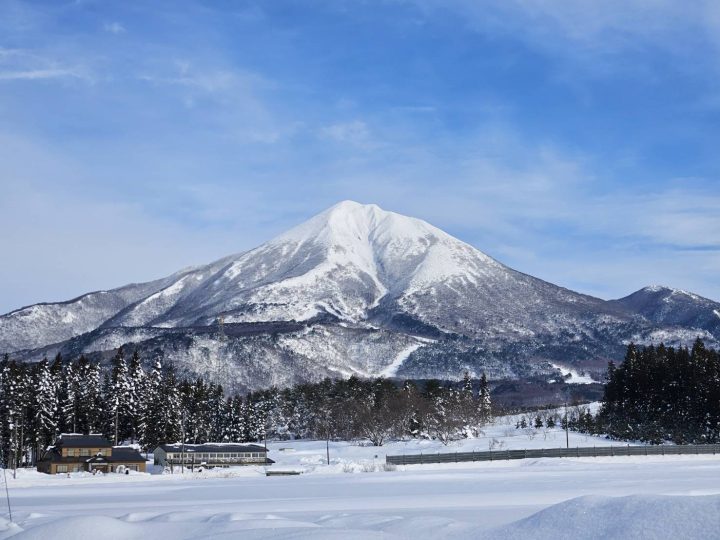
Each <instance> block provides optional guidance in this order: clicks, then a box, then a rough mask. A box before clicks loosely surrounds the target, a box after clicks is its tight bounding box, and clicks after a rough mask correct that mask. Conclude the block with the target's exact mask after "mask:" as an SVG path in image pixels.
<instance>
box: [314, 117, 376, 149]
mask: <svg viewBox="0 0 720 540" xmlns="http://www.w3.org/2000/svg"><path fill="white" fill-rule="evenodd" d="M320 135H321V137H323V138H325V139H330V140H333V141H335V142H338V143H343V144H350V145H354V146H358V147H364V148H369V147H370V146H372V140H371V134H370V128H369V127H368V125H367V124H366V123H365V122H364V121H362V120H352V121H349V122H338V123H335V124H330V125H327V126H323V127H321V128H320Z"/></svg>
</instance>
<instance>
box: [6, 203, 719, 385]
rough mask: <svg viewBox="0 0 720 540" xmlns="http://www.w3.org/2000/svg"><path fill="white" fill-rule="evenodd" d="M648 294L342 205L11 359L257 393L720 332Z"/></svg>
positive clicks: (20, 326) (58, 313)
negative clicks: (137, 370) (199, 375)
mask: <svg viewBox="0 0 720 540" xmlns="http://www.w3.org/2000/svg"><path fill="white" fill-rule="evenodd" d="M641 293H643V291H639V292H638V293H635V295H639V294H641ZM635 295H632V296H630V297H628V298H625V299H622V300H618V301H614V302H606V301H603V300H600V299H597V298H593V297H590V296H586V295H582V294H579V293H575V292H572V291H570V290H567V289H564V288H562V287H558V286H555V285H552V284H550V283H547V282H545V281H542V280H539V279H537V278H534V277H531V276H528V275H526V274H522V273H520V272H517V271H515V270H513V269H511V268H508V267H507V266H505V265H503V264H501V263H499V262H498V261H496V260H494V259H492V258H491V257H489V256H487V255H485V254H484V253H482V252H481V251H479V250H477V249H475V248H474V247H472V246H470V245H468V244H466V243H464V242H461V241H460V240H458V239H456V238H453V237H452V236H450V235H448V234H446V233H444V232H443V231H441V230H440V229H438V228H436V227H433V226H432V225H430V224H428V223H426V222H424V221H421V220H418V219H414V218H410V217H406V216H402V215H399V214H396V213H393V212H387V211H384V210H382V209H380V208H379V207H377V206H376V205H361V204H358V203H355V202H351V201H345V202H341V203H339V204H337V205H335V206H333V207H332V208H330V209H328V210H326V211H325V212H323V213H321V214H319V215H317V216H315V217H313V218H312V219H310V220H309V221H307V222H305V223H303V224H301V225H299V226H298V227H295V228H294V229H291V230H290V231H288V232H286V233H285V234H282V235H280V236H278V237H277V238H275V239H273V240H271V241H269V242H267V243H265V244H263V245H261V246H259V247H258V248H256V249H253V250H251V251H248V252H245V253H240V254H237V255H232V256H229V257H226V258H224V259H221V260H219V261H216V262H214V263H211V264H209V265H206V266H200V267H196V268H191V269H187V270H184V271H181V272H178V273H176V274H174V275H172V276H170V277H168V278H165V279H162V280H157V281H154V282H150V283H146V284H140V285H128V286H126V287H122V288H120V289H114V290H111V291H101V292H96V293H91V294H89V295H85V296H82V297H80V298H78V299H75V300H72V301H70V302H65V303H58V304H38V305H35V306H30V307H27V308H23V309H20V310H17V311H14V312H11V313H9V314H7V315H4V316H2V317H0V352H1V351H4V350H5V351H8V352H13V353H14V355H15V356H18V357H21V358H26V359H38V358H40V357H41V356H42V355H43V354H48V355H50V354H54V352H55V351H62V352H63V353H64V354H69V355H74V354H79V353H80V352H83V353H86V354H96V355H98V356H102V355H103V354H105V353H106V352H107V351H110V350H112V349H114V348H116V347H118V346H119V345H123V344H132V345H130V346H131V347H133V348H137V349H139V350H140V351H141V352H142V353H143V354H144V355H145V356H146V358H148V359H149V358H152V357H155V356H162V357H165V358H166V359H171V360H173V361H174V362H175V363H176V364H178V365H179V366H180V367H181V368H182V369H184V370H186V371H189V372H203V373H206V374H209V375H210V376H213V377H217V378H222V379H223V380H224V381H225V382H226V383H230V384H231V385H236V386H239V387H250V388H252V387H258V386H263V385H266V384H286V383H289V382H292V381H295V380H303V379H317V378H318V377H321V376H326V375H327V376H338V375H339V376H346V375H350V374H353V373H357V374H361V375H376V374H384V375H396V374H397V375H399V376H408V377H411V376H414V377H457V376H459V375H461V374H462V372H463V370H465V369H469V370H470V371H473V372H476V373H479V372H480V371H483V370H487V371H490V372H491V373H493V374H495V375H496V376H511V377H512V376H525V375H530V374H533V373H538V372H542V371H550V370H552V368H551V367H550V363H551V362H552V363H558V362H559V363H561V364H565V365H568V364H573V363H578V362H582V363H584V365H585V364H587V363H588V362H590V363H595V364H597V365H601V364H604V362H605V361H606V360H607V359H609V358H616V357H617V355H618V354H621V351H622V347H623V342H624V341H627V340H628V339H631V338H632V337H633V336H647V335H649V333H651V332H653V331H665V332H672V331H675V330H678V329H681V330H683V331H685V332H686V333H689V335H690V334H693V333H694V332H696V331H697V332H702V333H703V335H705V336H706V337H707V336H709V337H710V339H711V340H712V339H718V338H720V326H718V325H715V326H714V327H713V326H712V325H708V324H705V323H704V321H705V318H704V317H705V315H704V314H706V313H712V312H713V310H715V309H717V310H719V311H718V312H720V305H718V304H715V303H712V302H710V301H705V300H704V299H700V298H699V297H689V298H690V300H688V302H689V303H687V302H685V303H683V304H682V307H681V308H678V309H676V310H670V311H667V312H662V313H663V314H662V315H659V313H660V312H661V311H662V310H655V311H653V310H652V309H650V308H648V307H647V306H649V305H650V301H649V300H648V302H643V301H641V300H640V299H639V298H635V299H633V297H635ZM706 302H710V304H707V303H706ZM678 305H679V304H678ZM693 309H696V310H697V312H698V313H697V314H696V316H695V318H693V316H692V315H690V313H691V312H692V311H693ZM671 312H672V313H680V312H682V313H686V316H682V317H679V316H677V317H676V316H675V315H672V314H671ZM711 318H712V317H711ZM717 320H718V322H720V316H718V317H717ZM221 321H222V324H220V322H221Z"/></svg>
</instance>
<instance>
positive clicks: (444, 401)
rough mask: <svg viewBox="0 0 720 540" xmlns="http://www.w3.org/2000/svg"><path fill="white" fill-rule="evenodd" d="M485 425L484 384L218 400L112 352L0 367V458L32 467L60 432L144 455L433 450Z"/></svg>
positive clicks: (330, 384)
mask: <svg viewBox="0 0 720 540" xmlns="http://www.w3.org/2000/svg"><path fill="white" fill-rule="evenodd" d="M490 417H491V401H490V391H489V388H488V383H487V379H486V378H485V375H484V374H483V375H482V377H481V378H480V379H479V380H477V381H473V380H472V379H471V378H470V376H469V375H468V374H465V377H464V378H463V380H462V381H461V382H460V383H441V382H439V381H427V382H426V383H425V384H424V385H423V386H422V387H420V386H418V385H416V384H415V383H413V382H412V381H406V382H405V383H403V384H395V383H394V382H391V381H388V380H385V379H382V378H377V379H372V378H371V379H360V378H358V377H351V378H350V379H347V380H331V379H326V380H323V381H321V382H318V383H307V384H299V385H295V386H293V387H290V388H283V389H279V388H270V389H267V390H262V391H257V392H250V393H248V394H246V395H240V394H236V395H230V396H228V395H226V394H225V392H224V391H223V388H222V386H221V385H219V384H214V383H211V382H207V381H205V380H203V379H202V378H195V379H191V378H181V377H179V376H178V374H177V372H176V370H175V368H174V367H173V366H172V365H171V364H170V365H167V366H163V365H162V364H161V362H160V361H159V360H158V361H156V362H155V363H154V364H153V366H152V367H151V368H150V369H149V370H148V369H146V368H145V367H144V366H143V363H142V361H141V359H140V357H139V356H138V354H137V353H134V354H133V355H132V356H131V357H130V358H129V360H128V359H127V358H126V356H125V352H124V350H123V349H122V348H121V349H119V350H118V351H117V353H116V354H115V356H114V357H113V359H112V361H111V363H110V365H109V366H108V367H107V368H102V367H101V366H100V365H99V364H98V363H97V362H93V361H90V360H88V359H87V358H85V357H84V356H81V357H80V358H78V359H77V360H75V361H67V360H65V359H63V358H62V356H60V355H58V356H57V357H56V358H55V359H54V360H53V361H49V360H47V359H43V360H42V361H41V362H38V363H36V364H25V363H18V362H15V361H13V360H10V359H9V358H8V356H7V355H5V357H4V359H3V360H2V361H0V458H1V459H2V463H3V464H6V465H11V464H12V463H13V462H14V464H15V465H16V466H19V465H20V464H32V463H34V462H35V460H37V459H38V457H39V456H41V455H42V453H43V452H44V449H45V448H46V447H47V446H48V445H51V444H53V442H54V441H55V439H56V438H57V436H58V435H59V434H61V433H85V434H88V433H101V434H103V435H104V436H105V437H107V438H108V439H109V440H110V441H112V442H113V443H114V444H120V443H131V444H138V445H139V446H140V448H142V449H143V450H146V451H151V450H152V449H154V448H155V447H156V446H157V445H158V444H160V443H163V442H178V441H180V440H182V439H183V438H184V440H185V442H186V443H203V442H222V441H234V442H240V441H261V440H263V439H266V438H272V439H294V438H314V439H323V440H325V439H327V440H330V439H343V440H357V439H366V440H369V441H370V442H371V443H372V444H374V445H382V444H384V443H385V442H386V441H387V440H389V439H393V438H399V437H426V438H433V439H438V440H440V441H442V442H443V443H444V444H447V443H449V442H450V441H452V440H455V439H458V438H462V437H466V436H471V435H477V434H478V432H479V430H480V428H481V426H482V425H483V424H485V423H486V422H488V420H489V419H490Z"/></svg>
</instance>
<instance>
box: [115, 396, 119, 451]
mask: <svg viewBox="0 0 720 540" xmlns="http://www.w3.org/2000/svg"><path fill="white" fill-rule="evenodd" d="M119 409H120V407H119V406H118V402H117V399H116V400H115V446H117V445H118V417H119Z"/></svg>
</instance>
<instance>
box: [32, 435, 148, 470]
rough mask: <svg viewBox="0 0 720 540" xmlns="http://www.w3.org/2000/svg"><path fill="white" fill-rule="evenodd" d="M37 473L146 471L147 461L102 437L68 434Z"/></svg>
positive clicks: (48, 453)
mask: <svg viewBox="0 0 720 540" xmlns="http://www.w3.org/2000/svg"><path fill="white" fill-rule="evenodd" d="M37 470H38V471H40V472H44V473H47V474H61V473H71V472H80V471H88V472H92V471H101V472H124V471H127V470H131V471H140V472H145V458H144V457H142V455H141V454H140V452H138V451H137V450H136V449H135V448H132V447H129V446H113V445H112V444H110V441H108V440H107V439H106V438H105V437H103V436H102V435H96V434H90V435H78V434H75V433H71V434H67V433H64V434H62V435H60V437H58V439H57V440H56V441H55V444H54V445H53V446H50V447H48V449H47V450H46V451H45V453H44V454H43V456H42V458H41V459H40V460H39V461H38V462H37Z"/></svg>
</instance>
